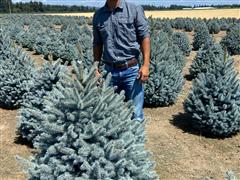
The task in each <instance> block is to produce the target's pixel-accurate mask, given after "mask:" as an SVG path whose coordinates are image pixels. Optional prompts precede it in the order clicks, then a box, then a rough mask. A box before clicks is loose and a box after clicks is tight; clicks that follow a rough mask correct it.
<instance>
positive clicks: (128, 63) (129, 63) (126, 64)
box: [103, 58, 138, 69]
mask: <svg viewBox="0 0 240 180" xmlns="http://www.w3.org/2000/svg"><path fill="white" fill-rule="evenodd" d="M103 63H105V64H107V65H108V66H111V67H112V68H115V69H127V68H129V67H132V66H135V65H137V64H138V60H137V59H136V58H132V59H130V60H128V61H126V62H124V63H110V62H106V61H104V62H103Z"/></svg>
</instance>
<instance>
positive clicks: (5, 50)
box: [0, 30, 13, 63]
mask: <svg viewBox="0 0 240 180" xmlns="http://www.w3.org/2000/svg"><path fill="white" fill-rule="evenodd" d="M12 49H13V42H12V41H11V39H10V37H9V36H8V35H5V34H3V32H2V31H1V30H0V63H1V61H4V60H6V59H9V58H10V57H11V55H12V51H11V50H12Z"/></svg>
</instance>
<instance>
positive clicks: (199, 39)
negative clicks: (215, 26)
mask: <svg viewBox="0 0 240 180" xmlns="http://www.w3.org/2000/svg"><path fill="white" fill-rule="evenodd" d="M210 38H211V37H210V34H209V31H208V28H207V26H206V24H205V23H204V22H201V23H200V24H199V25H197V26H196V27H195V30H194V39H193V50H199V49H200V48H201V47H202V46H203V45H204V44H205V42H206V41H207V40H208V39H210Z"/></svg>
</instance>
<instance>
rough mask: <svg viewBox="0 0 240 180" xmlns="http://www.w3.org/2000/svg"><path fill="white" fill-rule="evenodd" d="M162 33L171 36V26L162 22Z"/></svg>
mask: <svg viewBox="0 0 240 180" xmlns="http://www.w3.org/2000/svg"><path fill="white" fill-rule="evenodd" d="M161 29H162V31H163V32H165V33H167V34H168V35H169V36H171V35H172V34H173V29H172V26H171V24H170V23H169V22H164V23H163V24H162V28H161Z"/></svg>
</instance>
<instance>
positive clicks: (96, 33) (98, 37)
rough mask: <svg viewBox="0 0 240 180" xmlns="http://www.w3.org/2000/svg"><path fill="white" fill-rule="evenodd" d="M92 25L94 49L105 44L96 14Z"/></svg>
mask: <svg viewBox="0 0 240 180" xmlns="http://www.w3.org/2000/svg"><path fill="white" fill-rule="evenodd" d="M92 25H93V47H94V46H97V45H101V44H103V41H102V37H101V34H100V32H99V29H98V27H97V23H96V13H95V14H94V16H93V20H92Z"/></svg>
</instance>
